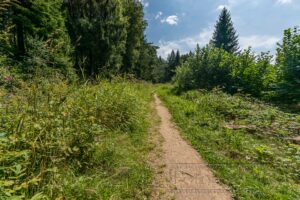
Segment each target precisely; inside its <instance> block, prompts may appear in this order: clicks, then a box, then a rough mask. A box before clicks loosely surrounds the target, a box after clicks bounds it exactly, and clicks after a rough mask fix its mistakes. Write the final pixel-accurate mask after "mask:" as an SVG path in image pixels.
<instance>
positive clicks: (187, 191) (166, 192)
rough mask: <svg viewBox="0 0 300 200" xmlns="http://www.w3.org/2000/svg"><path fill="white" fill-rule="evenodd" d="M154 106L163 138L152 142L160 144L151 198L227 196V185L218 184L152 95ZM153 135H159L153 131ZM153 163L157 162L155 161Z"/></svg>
mask: <svg viewBox="0 0 300 200" xmlns="http://www.w3.org/2000/svg"><path fill="white" fill-rule="evenodd" d="M155 109H156V111H157V115H158V116H159V118H160V119H161V121H160V124H159V127H158V131H159V133H160V134H161V135H162V138H163V140H157V139H156V141H155V139H154V141H153V142H154V143H156V144H157V146H159V147H160V148H161V151H159V152H161V154H160V155H157V156H158V157H159V158H160V159H159V161H157V160H156V161H153V163H152V164H153V165H156V168H157V167H158V168H159V170H158V172H157V173H156V177H155V182H154V187H155V188H156V189H155V191H154V193H153V195H152V199H153V200H156V199H166V200H167V199H176V200H230V199H232V195H231V193H230V192H229V190H228V188H226V187H225V186H223V185H221V184H220V182H219V181H218V180H217V179H216V178H215V177H214V175H213V173H212V171H211V169H210V168H209V167H208V166H207V164H206V163H205V162H204V161H203V159H202V158H201V156H200V155H199V154H198V152H197V151H196V150H195V149H193V148H192V146H191V145H189V144H188V143H187V142H186V141H185V140H183V139H182V137H181V136H180V133H179V131H178V128H176V126H175V125H174V123H172V121H171V114H170V113H169V111H168V109H167V108H166V107H165V106H163V105H162V103H161V101H160V99H159V98H158V97H157V96H155ZM155 137H158V138H159V136H158V135H157V134H156V136H155ZM155 163H156V164H155Z"/></svg>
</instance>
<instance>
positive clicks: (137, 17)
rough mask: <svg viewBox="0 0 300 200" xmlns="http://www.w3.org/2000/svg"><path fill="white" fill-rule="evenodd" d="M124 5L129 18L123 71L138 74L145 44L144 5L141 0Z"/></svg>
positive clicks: (130, 0)
mask: <svg viewBox="0 0 300 200" xmlns="http://www.w3.org/2000/svg"><path fill="white" fill-rule="evenodd" d="M124 2H126V3H125V5H124V7H125V9H126V11H125V16H126V17H127V19H128V27H127V39H126V50H125V55H124V57H123V66H122V68H121V72H122V73H132V74H135V75H137V72H138V71H139V69H138V68H139V66H138V62H139V59H140V57H141V51H142V49H141V48H142V47H143V45H144V31H145V28H146V25H147V24H146V22H145V20H144V10H143V5H142V3H141V2H140V1H136V0H128V1H124Z"/></svg>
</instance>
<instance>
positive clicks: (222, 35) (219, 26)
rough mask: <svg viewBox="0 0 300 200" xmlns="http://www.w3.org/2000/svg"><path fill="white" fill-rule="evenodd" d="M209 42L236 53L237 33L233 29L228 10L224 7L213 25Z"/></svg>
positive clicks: (237, 46)
mask: <svg viewBox="0 0 300 200" xmlns="http://www.w3.org/2000/svg"><path fill="white" fill-rule="evenodd" d="M211 43H212V45H213V46H214V47H216V48H221V49H224V50H225V51H227V52H230V53H236V52H237V51H238V50H239V43H238V35H237V33H236V31H235V29H234V26H233V22H232V20H231V16H230V12H229V11H228V10H227V9H226V8H224V9H223V10H222V12H221V14H220V16H219V19H218V21H217V23H216V25H215V32H214V34H213V38H212V40H211Z"/></svg>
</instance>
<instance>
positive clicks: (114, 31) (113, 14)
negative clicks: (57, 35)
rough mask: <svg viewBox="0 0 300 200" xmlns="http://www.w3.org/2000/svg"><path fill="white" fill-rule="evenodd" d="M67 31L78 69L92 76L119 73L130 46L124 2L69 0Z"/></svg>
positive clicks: (108, 75) (117, 0)
mask: <svg viewBox="0 0 300 200" xmlns="http://www.w3.org/2000/svg"><path fill="white" fill-rule="evenodd" d="M65 6H66V8H67V28H68V31H69V35H70V38H71V41H72V43H73V45H74V47H75V55H74V57H75V67H76V69H77V70H78V71H80V70H82V69H83V70H84V71H85V72H86V74H87V75H89V76H96V75H99V74H101V75H103V76H106V77H110V76H111V75H112V74H116V73H118V72H119V70H120V68H121V66H122V61H123V55H124V53H125V45H126V37H127V33H126V31H127V30H126V28H127V27H128V22H127V19H126V17H125V14H124V12H125V9H124V2H123V1H121V0H85V1H82V0H68V1H65Z"/></svg>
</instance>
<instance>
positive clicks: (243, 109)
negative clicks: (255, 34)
mask: <svg viewBox="0 0 300 200" xmlns="http://www.w3.org/2000/svg"><path fill="white" fill-rule="evenodd" d="M142 2H143V1H138V0H126V1H125V0H124V1H123V0H89V1H83V0H48V1H44V0H0V199H11V200H12V199H32V200H36V199H147V198H149V195H150V193H151V183H152V174H153V172H152V170H151V169H150V168H149V166H148V164H147V163H146V160H147V155H148V153H149V151H150V149H151V147H150V146H149V144H148V142H147V141H148V140H147V137H148V134H147V132H148V129H149V126H150V120H151V117H149V114H150V113H151V111H150V107H149V104H150V102H151V95H152V94H151V91H152V89H153V86H152V85H150V84H149V83H147V82H151V83H169V82H170V83H174V89H171V88H169V87H161V88H159V90H158V93H159V95H160V96H161V97H162V99H163V100H164V102H165V103H166V104H167V106H168V107H169V108H170V110H171V112H172V114H173V115H174V120H175V121H176V122H177V123H178V125H179V126H180V127H181V129H182V130H183V135H184V136H185V137H186V139H187V140H190V141H191V143H192V144H193V145H194V147H195V148H196V149H197V150H198V151H199V152H200V153H201V155H202V156H203V157H204V158H205V159H206V161H207V162H208V163H209V164H211V166H212V168H213V169H214V172H215V174H216V176H218V177H219V178H220V179H221V180H222V181H223V182H224V183H226V184H227V185H229V186H230V187H231V189H232V191H233V192H234V194H235V197H236V198H237V199H299V198H298V197H299V195H300V191H299V177H300V175H299V173H300V172H299V169H300V168H299V167H300V166H299V162H300V161H299V157H300V153H299V152H300V150H299V146H296V145H294V144H292V143H291V138H292V137H294V136H296V135H297V134H298V135H299V126H300V124H299V123H300V122H299V121H300V119H299V116H298V115H293V114H288V113H285V112H283V111H280V110H279V109H278V108H276V107H273V106H270V105H268V104H266V103H263V102H261V101H260V100H264V101H271V102H272V103H273V102H275V103H279V104H283V103H284V104H286V105H288V106H293V108H296V109H297V108H298V109H299V102H300V89H299V88H300V85H299V84H300V80H299V77H300V68H299V65H300V63H299V61H300V33H299V28H294V29H288V30H285V32H284V37H283V40H282V42H281V43H280V44H278V49H277V54H276V58H274V57H273V56H272V55H271V54H270V53H268V52H267V53H260V54H257V53H256V52H253V51H252V50H251V48H249V49H246V50H241V49H240V48H239V41H238V34H237V32H236V30H235V28H234V25H233V22H232V20H231V17H230V12H229V11H228V10H227V9H226V8H224V9H223V11H222V12H221V15H220V17H219V20H218V21H217V23H216V27H215V28H216V29H215V32H214V34H213V37H212V39H211V41H210V42H209V44H207V45H206V46H204V47H200V46H197V47H196V49H195V51H194V52H189V53H188V54H181V53H180V52H179V50H173V51H172V52H171V54H170V55H169V56H168V58H167V59H164V58H161V57H158V55H157V49H158V47H157V46H155V45H153V44H152V43H150V42H149V41H148V40H147V38H146V36H145V29H146V27H147V22H146V21H145V19H144V9H143V3H142ZM274 62H275V63H274ZM142 81H147V82H142ZM221 91H222V92H221ZM175 94H176V95H175ZM241 94H243V95H241ZM244 95H245V96H246V97H244ZM249 96H252V97H251V98H250V97H249ZM258 99H260V100H258ZM216 164H217V165H216ZM219 166H221V167H219Z"/></svg>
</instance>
